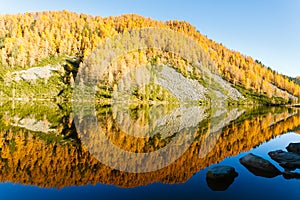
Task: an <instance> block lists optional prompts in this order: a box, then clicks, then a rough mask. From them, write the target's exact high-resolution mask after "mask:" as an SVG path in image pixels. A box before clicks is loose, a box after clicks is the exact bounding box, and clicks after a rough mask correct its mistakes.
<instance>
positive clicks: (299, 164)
mask: <svg viewBox="0 0 300 200" xmlns="http://www.w3.org/2000/svg"><path fill="white" fill-rule="evenodd" d="M268 154H269V156H270V157H271V158H272V159H273V160H275V161H276V162H278V163H279V165H280V166H281V167H283V168H285V169H287V170H295V169H297V168H299V169H300V155H299V154H296V153H293V152H286V151H282V150H277V151H271V152H269V153H268Z"/></svg>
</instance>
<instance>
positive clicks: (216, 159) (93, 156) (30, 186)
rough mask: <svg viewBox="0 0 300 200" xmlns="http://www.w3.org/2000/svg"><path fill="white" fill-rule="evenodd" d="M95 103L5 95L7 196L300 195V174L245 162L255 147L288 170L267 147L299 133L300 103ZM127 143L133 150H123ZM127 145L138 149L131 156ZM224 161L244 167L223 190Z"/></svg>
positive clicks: (1, 172)
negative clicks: (215, 174) (213, 174)
mask: <svg viewBox="0 0 300 200" xmlns="http://www.w3.org/2000/svg"><path fill="white" fill-rule="evenodd" d="M96 111H97V112H96V113H92V114H91V113H84V112H82V113H78V112H77V111H73V110H72V107H70V106H69V105H64V104H55V103H45V102H34V103H29V102H27V103H24V102H2V106H1V111H0V119H1V122H0V128H1V129H0V138H1V142H0V150H1V154H0V180H1V184H0V197H1V198H2V199H4V198H5V199H87V198H96V199H266V198H267V199H269V198H270V199H271V198H272V199H298V197H299V195H300V190H299V187H300V180H296V179H291V180H286V179H284V177H283V176H281V175H279V176H277V177H275V178H264V177H259V176H255V175H253V174H252V173H251V172H249V171H248V170H247V169H246V168H245V167H243V166H242V165H241V164H240V163H239V158H241V157H242V156H244V155H246V154H247V153H249V152H252V153H254V154H256V155H259V156H261V157H263V158H265V159H267V160H269V161H271V162H272V163H273V164H274V165H275V166H276V167H277V168H278V169H280V170H281V171H282V170H283V169H282V168H281V167H280V166H279V165H278V164H277V163H276V162H275V161H273V160H271V159H270V158H269V156H268V152H269V151H272V150H277V149H283V150H284V149H285V147H286V146H287V145H288V144H289V143H290V142H300V135H299V134H298V133H297V131H298V132H299V126H300V114H299V111H298V110H295V109H287V108H270V107H255V108H253V107H252V108H242V107H239V108H225V107H218V108H206V107H197V106H178V105H168V106H166V105H156V106H149V105H143V106H141V105H130V106H124V105H114V106H100V105H99V106H96ZM95 119H96V121H95ZM93 120H94V121H93ZM95 127H96V128H95ZM101 135H104V136H105V137H101ZM103 138H104V139H105V140H104V139H103ZM174 141H175V142H174ZM109 143H111V144H113V148H110V146H109ZM114 147H118V148H114ZM120 149H122V150H124V152H121V153H119V152H116V151H117V150H118V151H119V150H120ZM163 150H164V151H163ZM153 152H158V154H154V153H153ZM135 154H142V155H149V156H148V157H142V158H140V157H138V158H136V157H134V155H135ZM124 155H125V156H126V155H130V156H129V157H128V160H126V159H125V160H124V159H123V158H122V157H121V156H124ZM172 158H174V159H172ZM219 165H229V166H232V167H234V168H235V170H236V171H237V172H238V176H237V177H236V178H235V180H234V182H233V183H232V184H230V185H229V186H228V188H227V189H226V190H224V191H214V188H211V187H209V186H208V184H207V182H206V172H207V170H208V168H210V167H212V166H219Z"/></svg>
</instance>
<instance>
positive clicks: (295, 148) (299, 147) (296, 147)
mask: <svg viewBox="0 0 300 200" xmlns="http://www.w3.org/2000/svg"><path fill="white" fill-rule="evenodd" d="M286 150H287V151H288V152H293V153H297V154H300V143H290V144H289V145H288V146H287V147H286Z"/></svg>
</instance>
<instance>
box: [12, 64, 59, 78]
mask: <svg viewBox="0 0 300 200" xmlns="http://www.w3.org/2000/svg"><path fill="white" fill-rule="evenodd" d="M63 70H64V69H63V67H61V66H60V65H58V66H51V65H47V66H44V67H32V68H29V69H27V70H20V71H15V72H12V73H11V75H10V77H11V79H12V80H14V81H21V80H23V81H32V80H36V79H49V78H50V77H51V76H53V73H54V72H59V71H63Z"/></svg>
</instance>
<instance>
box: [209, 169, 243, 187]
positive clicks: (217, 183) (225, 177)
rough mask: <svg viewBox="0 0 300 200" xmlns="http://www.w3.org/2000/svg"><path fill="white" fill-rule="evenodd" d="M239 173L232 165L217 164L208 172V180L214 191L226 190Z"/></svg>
mask: <svg viewBox="0 0 300 200" xmlns="http://www.w3.org/2000/svg"><path fill="white" fill-rule="evenodd" d="M237 176H238V173H237V172H236V171H235V169H234V168H233V167H230V166H215V167H212V168H210V169H209V170H208V171H207V173H206V182H207V185H208V186H209V187H210V189H212V190H214V191H224V190H226V189H227V188H228V187H229V186H230V185H231V184H232V183H233V181H234V179H235V177H237Z"/></svg>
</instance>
